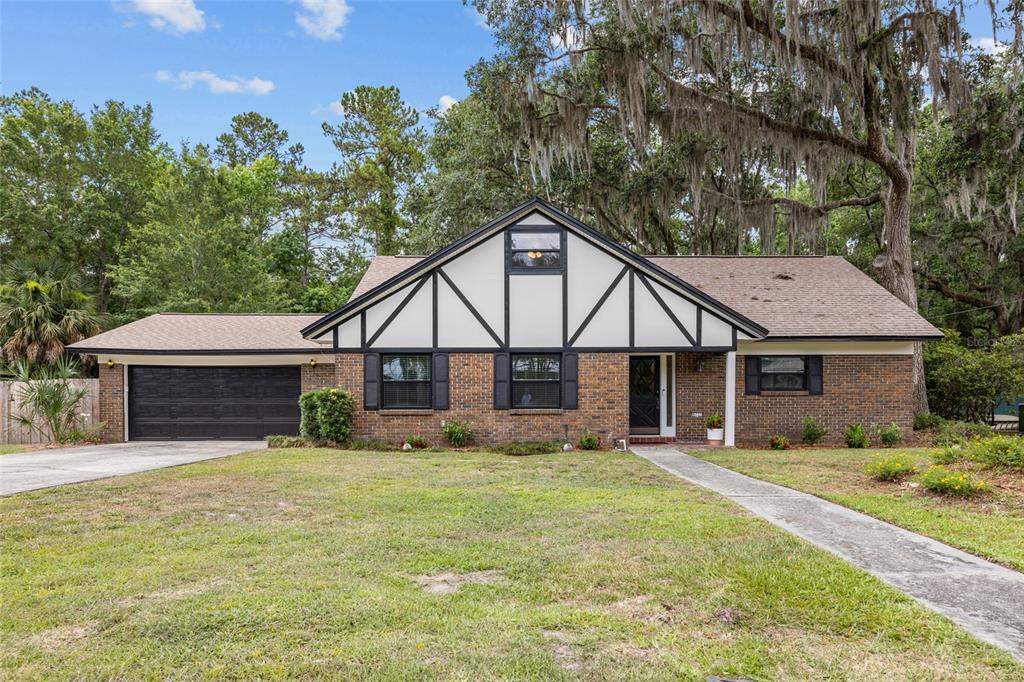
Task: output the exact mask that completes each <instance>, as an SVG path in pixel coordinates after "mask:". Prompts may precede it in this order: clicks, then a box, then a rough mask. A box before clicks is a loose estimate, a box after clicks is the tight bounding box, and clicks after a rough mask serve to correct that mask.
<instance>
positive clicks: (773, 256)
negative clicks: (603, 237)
mask: <svg viewBox="0 0 1024 682" xmlns="http://www.w3.org/2000/svg"><path fill="white" fill-rule="evenodd" d="M642 257H643V258H737V259H748V260H757V259H765V260H769V259H779V260H781V259H783V258H807V259H810V258H843V257H842V256H837V255H824V254H816V253H807V254H795V255H792V256H784V255H781V254H771V255H766V254H749V255H742V256H741V255H736V254H728V253H708V254H679V255H674V256H673V255H668V254H649V255H643V256H642Z"/></svg>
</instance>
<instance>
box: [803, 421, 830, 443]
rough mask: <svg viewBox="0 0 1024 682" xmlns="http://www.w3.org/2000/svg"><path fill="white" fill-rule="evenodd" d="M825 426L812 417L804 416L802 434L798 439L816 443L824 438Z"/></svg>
mask: <svg viewBox="0 0 1024 682" xmlns="http://www.w3.org/2000/svg"><path fill="white" fill-rule="evenodd" d="M825 433H826V431H825V427H824V426H822V425H821V423H820V422H818V420H817V419H815V418H814V417H804V435H803V437H802V438H801V439H800V440H801V441H803V442H804V443H806V444H807V445H817V444H818V443H820V442H821V441H822V440H823V439H824V438H825Z"/></svg>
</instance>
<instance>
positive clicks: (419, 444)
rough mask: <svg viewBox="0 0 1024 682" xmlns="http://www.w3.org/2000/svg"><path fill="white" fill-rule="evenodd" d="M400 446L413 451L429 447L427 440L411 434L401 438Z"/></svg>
mask: <svg viewBox="0 0 1024 682" xmlns="http://www.w3.org/2000/svg"><path fill="white" fill-rule="evenodd" d="M402 445H403V446H406V445H408V446H409V447H411V448H412V449H414V450H422V449H424V448H426V447H428V446H429V445H430V443H428V442H427V439H426V438H424V437H423V436H420V435H418V434H413V435H411V436H406V437H405V438H403V439H402Z"/></svg>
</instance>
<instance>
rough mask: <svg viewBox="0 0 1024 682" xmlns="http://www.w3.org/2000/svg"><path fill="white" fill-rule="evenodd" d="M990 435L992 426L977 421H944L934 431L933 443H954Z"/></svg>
mask: <svg viewBox="0 0 1024 682" xmlns="http://www.w3.org/2000/svg"><path fill="white" fill-rule="evenodd" d="M991 435H992V427H990V426H989V425H987V424H980V423H978V422H955V421H944V422H943V423H942V424H941V425H940V426H939V429H938V431H936V433H935V439H934V441H933V442H934V443H935V445H956V444H957V443H965V442H967V441H970V440H973V439H975V438H987V437H989V436H991Z"/></svg>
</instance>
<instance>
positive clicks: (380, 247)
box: [323, 85, 425, 255]
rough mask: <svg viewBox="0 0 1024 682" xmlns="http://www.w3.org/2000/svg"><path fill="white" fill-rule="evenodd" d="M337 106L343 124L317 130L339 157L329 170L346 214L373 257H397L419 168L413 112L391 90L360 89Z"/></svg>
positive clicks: (420, 135)
mask: <svg viewBox="0 0 1024 682" xmlns="http://www.w3.org/2000/svg"><path fill="white" fill-rule="evenodd" d="M341 105H342V109H343V110H344V112H345V113H344V120H343V121H342V122H341V123H340V124H338V125H331V124H329V123H324V124H323V130H324V133H325V134H326V135H327V136H328V137H329V138H330V140H331V142H333V143H334V146H335V147H336V148H337V150H338V151H339V152H340V153H341V157H342V159H341V162H340V163H339V164H338V165H337V166H336V168H335V172H336V173H337V175H338V176H339V177H340V179H341V182H342V183H343V184H344V186H345V189H346V191H347V194H348V199H349V202H348V205H347V206H346V207H345V209H346V212H347V213H349V214H350V215H351V217H352V227H353V228H354V231H355V232H356V234H358V235H360V236H361V237H362V238H363V239H365V240H366V241H367V242H368V243H369V244H370V246H371V247H372V249H373V251H374V252H375V253H377V254H379V255H393V254H396V253H399V252H400V251H401V250H402V240H403V239H404V237H405V233H406V232H407V230H408V229H409V225H410V220H409V217H408V213H407V212H406V210H405V206H404V203H405V200H406V198H407V196H408V193H409V191H410V190H411V189H412V187H413V186H414V184H415V182H416V180H417V178H418V176H419V173H420V172H421V171H422V170H423V163H424V157H423V146H424V142H425V135H424V132H423V130H422V129H421V128H420V127H419V126H418V125H417V124H418V123H419V113H418V112H417V111H416V109H415V108H414V107H411V106H409V105H407V104H406V103H405V102H403V101H402V97H401V94H400V93H399V91H398V88H395V87H372V86H368V85H360V86H359V87H357V88H356V89H355V90H353V91H351V92H346V93H345V94H343V95H342V96H341Z"/></svg>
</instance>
